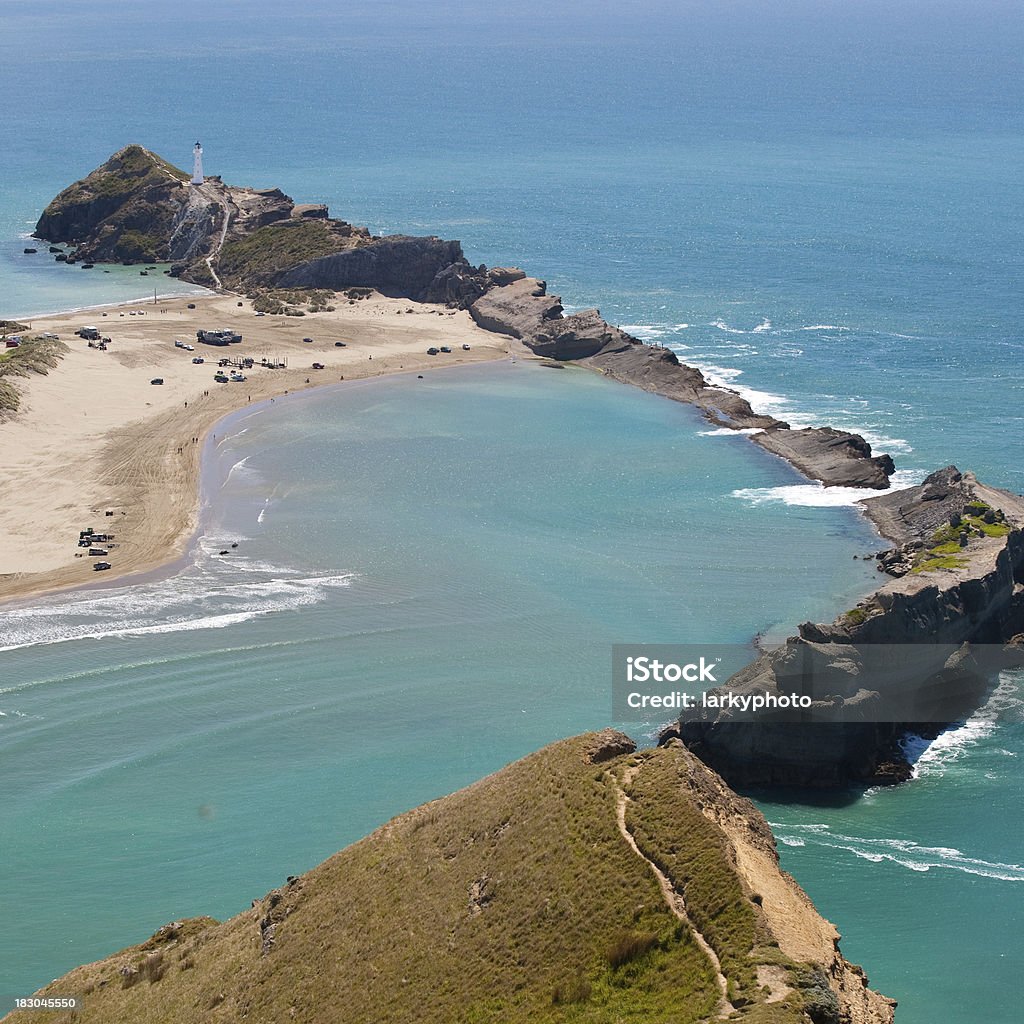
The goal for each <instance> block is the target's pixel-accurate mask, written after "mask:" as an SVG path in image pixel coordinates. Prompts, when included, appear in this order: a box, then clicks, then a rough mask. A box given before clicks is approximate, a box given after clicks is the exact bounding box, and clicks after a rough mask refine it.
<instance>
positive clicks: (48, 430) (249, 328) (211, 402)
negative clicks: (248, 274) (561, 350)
mask: <svg viewBox="0 0 1024 1024" xmlns="http://www.w3.org/2000/svg"><path fill="white" fill-rule="evenodd" d="M190 302H191V303H194V304H195V307H196V308H195V309H188V308H187V306H188V304H189V303H190ZM131 311H135V313H134V315H133V314H132V312H131ZM138 311H142V312H143V313H144V315H138ZM104 314H106V315H104ZM87 324H88V325H95V326H96V327H97V328H98V329H99V330H100V332H101V333H102V334H103V335H104V336H109V337H110V338H111V339H112V342H111V345H110V347H109V348H108V350H107V351H105V352H104V351H100V350H98V349H95V348H89V347H88V346H87V344H86V342H85V341H83V340H81V339H80V338H78V337H76V336H75V335H74V332H75V330H77V329H78V328H79V327H82V326H83V325H87ZM31 328H32V329H31V333H33V334H36V333H41V332H43V331H50V332H53V333H54V334H57V335H58V336H59V337H60V339H61V340H62V341H64V342H66V343H67V344H68V345H69V346H70V348H71V351H70V352H69V353H68V354H67V355H65V357H64V358H63V360H62V361H61V363H60V364H59V366H57V367H56V368H55V369H54V370H51V371H50V373H49V374H48V375H46V376H34V375H33V376H31V377H29V378H19V379H18V381H17V385H18V387H19V389H20V390H21V393H22V403H21V408H20V410H19V411H18V413H17V415H16V416H15V417H13V418H11V419H8V420H6V421H3V422H0V444H2V450H3V458H2V460H0V461H2V465H0V495H2V496H3V501H2V503H0V533H2V536H3V538H4V544H3V546H2V548H0V600H6V599H10V598H15V597H27V596H32V595H36V594H40V593H45V592H48V591H52V590H58V589H64V588H67V587H75V586H81V585H83V584H90V583H96V582H99V581H102V582H104V583H106V582H107V581H109V580H110V579H112V578H116V577H121V576H124V575H126V574H129V573H138V572H142V571H147V570H151V569H154V568H156V567H158V566H160V565H162V564H165V563H167V562H169V561H172V560H173V559H175V558H176V557H178V556H180V555H181V554H183V553H184V552H185V550H186V549H187V547H188V543H189V539H190V537H191V535H192V534H193V532H194V530H195V528H196V524H197V514H198V509H199V494H198V476H199V455H200V451H201V449H202V442H203V440H204V438H205V437H206V435H207V434H208V433H209V432H210V431H211V430H213V429H215V425H216V423H217V421H218V420H220V419H221V418H222V417H223V416H225V415H226V414H227V413H229V412H232V411H233V410H235V409H239V408H242V407H244V406H246V405H247V404H251V403H255V402H259V401H261V400H264V399H268V398H271V397H274V396H277V395H281V394H283V393H284V392H286V391H287V392H292V393H294V392H296V391H301V390H303V389H305V388H310V387H315V386H317V385H325V384H336V383H338V381H339V380H340V379H341V378H342V377H344V379H345V380H353V379H358V378H365V377H372V376H380V375H382V374H386V373H396V372H410V371H422V370H426V369H427V368H431V369H432V368H435V367H439V366H453V365H458V364H465V363H475V362H481V361H486V360H493V359H499V358H504V357H505V356H506V355H507V354H508V352H509V346H510V344H515V343H514V342H512V339H510V338H505V337H503V336H501V335H497V334H492V333H490V332H487V331H484V330H482V329H480V328H479V327H477V326H476V324H474V323H473V321H472V320H471V319H470V317H469V315H468V314H467V313H466V312H464V311H453V310H448V309H445V308H444V307H443V306H434V305H425V304H421V303H414V302H410V301H409V300H407V299H389V298H384V297H382V296H379V295H373V296H371V297H369V298H366V299H361V300H359V301H357V302H355V303H354V304H349V302H348V300H347V299H345V298H343V297H339V299H338V302H337V309H336V311H335V312H324V313H313V314H309V313H307V315H306V316H304V317H286V316H271V315H267V316H263V317H257V316H256V315H255V314H254V311H253V308H252V304H251V303H250V302H249V301H248V300H246V299H242V298H241V297H239V296H236V295H216V296H209V297H205V296H204V297H198V298H197V297H195V296H183V297H181V298H173V299H160V300H158V301H157V303H155V304H154V303H153V302H152V300H148V301H147V302H146V303H144V304H142V303H134V304H130V305H126V306H108V307H101V308H99V309H94V310H92V309H91V310H88V311H79V312H73V313H62V314H57V315H53V316H47V317H37V318H33V319H32V320H31ZM220 328H232V329H234V330H236V331H238V333H240V334H241V335H242V336H243V341H242V343H241V344H236V345H230V346H228V347H226V348H220V347H215V346H210V345H200V344H198V343H197V342H196V331H197V330H199V329H220ZM305 337H311V338H313V339H314V341H313V343H312V344H309V343H306V342H304V341H303V340H302V339H303V338H305ZM176 339H180V340H182V341H184V342H186V343H188V344H191V345H194V346H195V351H194V352H189V351H187V350H184V349H180V348H175V346H174V341H175V340H176ZM336 341H344V342H346V347H345V348H337V347H335V344H334V343H335V342H336ZM463 344H468V345H469V346H470V350H469V351H463V349H462V346H463ZM442 345H447V346H450V347H451V349H452V350H453V351H452V353H451V354H447V353H441V354H440V355H437V356H430V355H427V349H428V348H429V347H430V346H435V347H438V348H440V347H441V346H442ZM517 348H518V346H517ZM195 356H202V357H203V358H204V359H205V363H203V364H202V365H196V364H193V363H192V358H193V357H195ZM222 357H229V358H231V359H239V358H242V357H252V358H254V360H255V366H254V367H253V368H252V369H251V370H245V371H243V372H244V373H245V375H246V377H247V380H246V381H245V382H244V383H228V384H217V383H215V382H214V380H213V375H214V373H215V372H216V370H217V360H218V359H220V358H222ZM264 357H266V358H267V359H268V360H271V361H280V360H287V361H288V367H287V369H267V368H264V367H261V366H260V365H259V363H260V360H261V359H262V358H264ZM314 362H319V363H323V364H324V369H322V370H314V369H312V364H313V363H314ZM154 377H162V378H163V379H164V384H163V385H162V386H159V385H152V384H150V380H151V379H152V378H154ZM307 380H308V383H307ZM193 438H198V439H199V440H198V441H197V442H196V441H193ZM108 511H110V512H112V513H113V515H111V516H108V515H107V514H106V513H107V512H108ZM90 527H91V528H93V529H94V530H96V532H98V533H112V534H113V535H114V545H116V546H114V547H111V548H110V554H109V556H108V558H107V559H106V560H107V561H109V562H110V563H111V566H112V568H111V569H110V570H108V571H106V572H95V571H94V570H93V568H92V563H93V562H95V561H97V559H96V558H90V557H89V556H88V555H87V554H86V553H85V549H83V548H79V547H78V546H77V544H78V535H79V531H80V530H83V529H86V528H90Z"/></svg>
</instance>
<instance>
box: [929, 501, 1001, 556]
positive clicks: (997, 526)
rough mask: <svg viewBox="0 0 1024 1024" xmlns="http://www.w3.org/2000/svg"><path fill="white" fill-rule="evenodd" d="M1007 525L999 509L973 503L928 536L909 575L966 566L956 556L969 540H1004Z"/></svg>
mask: <svg viewBox="0 0 1024 1024" xmlns="http://www.w3.org/2000/svg"><path fill="white" fill-rule="evenodd" d="M1009 532H1010V525H1009V523H1007V522H1006V516H1005V515H1004V514H1003V512H1002V510H1001V509H996V508H993V507H992V506H991V505H989V504H987V503H986V502H984V501H980V500H978V499H975V500H974V501H971V502H968V503H967V505H965V506H964V510H963V512H962V513H957V514H954V515H953V516H952V517H951V519H950V521H949V522H948V523H947V524H946V525H945V526H941V527H939V529H937V530H936V531H935V532H934V533H933V534H932V536H931V546H930V547H928V548H927V549H925V550H923V551H921V552H919V553H918V555H917V556H916V558H915V561H914V567H913V568H912V569H911V570H910V571H911V572H913V573H921V572H930V571H932V570H934V569H959V568H961V567H962V566H964V565H966V564H967V559H966V558H964V557H962V556H960V552H961V551H963V550H964V548H965V547H966V545H967V543H968V542H969V541H970V539H971V538H972V537H1005V536H1006V535H1007V534H1008V533H1009Z"/></svg>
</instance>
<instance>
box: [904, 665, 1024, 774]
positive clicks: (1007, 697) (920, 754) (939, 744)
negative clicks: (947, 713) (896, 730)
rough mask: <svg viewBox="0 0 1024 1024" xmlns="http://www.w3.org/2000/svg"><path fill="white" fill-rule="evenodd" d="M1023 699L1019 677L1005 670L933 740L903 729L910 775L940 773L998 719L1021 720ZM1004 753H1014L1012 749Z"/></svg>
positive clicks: (988, 733)
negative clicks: (972, 708) (969, 711)
mask: <svg viewBox="0 0 1024 1024" xmlns="http://www.w3.org/2000/svg"><path fill="white" fill-rule="evenodd" d="M1022 711H1024V700H1021V677H1020V675H1019V674H1018V673H1013V672H1006V673H1003V674H1002V675H1001V676H1000V679H999V684H998V685H997V686H996V688H995V689H994V690H993V691H992V695H991V696H990V697H989V699H988V700H987V701H986V702H985V704H984V705H983V706H982V707H981V708H979V709H978V710H977V711H976V712H975V713H974V714H973V715H971V716H970V718H968V719H967V721H965V722H962V723H959V724H957V725H955V726H953V727H952V728H949V729H946V730H944V731H943V732H941V733H939V735H938V736H936V737H935V739H933V740H928V739H925V738H924V737H922V736H918V735H917V734H915V733H907V735H906V736H904V737H903V739H902V740H901V741H900V747H901V748H902V750H903V754H904V756H905V757H906V758H907V760H908V761H909V762H910V763H911V764H912V765H913V768H914V778H918V779H921V778H927V777H928V776H938V777H941V776H942V775H944V774H945V772H946V771H947V769H949V768H950V767H951V766H952V765H953V764H955V763H956V762H957V761H960V760H961V759H962V758H963V757H964V756H965V755H966V754H968V753H969V752H970V750H971V749H972V748H973V747H976V746H977V745H978V744H979V743H981V742H982V741H983V740H985V739H987V738H988V737H989V736H991V735H992V734H993V733H994V732H995V731H996V729H997V727H998V726H999V724H1000V722H1003V721H1006V720H1016V721H1020V720H1021V717H1022V716H1021V713H1022ZM1003 753H1004V754H1009V755H1010V756H1015V755H1014V754H1013V752H1012V751H1006V750H1003Z"/></svg>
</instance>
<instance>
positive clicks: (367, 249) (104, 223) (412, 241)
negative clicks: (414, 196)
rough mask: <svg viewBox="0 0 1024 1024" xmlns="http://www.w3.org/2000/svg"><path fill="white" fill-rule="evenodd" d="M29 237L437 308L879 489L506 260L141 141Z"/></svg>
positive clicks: (190, 273)
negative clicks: (345, 213)
mask: <svg viewBox="0 0 1024 1024" xmlns="http://www.w3.org/2000/svg"><path fill="white" fill-rule="evenodd" d="M35 235H36V237H37V238H40V239H42V240H44V241H49V242H60V243H63V244H67V245H70V246H73V247H74V248H73V252H72V255H71V257H70V258H71V259H72V260H76V261H77V260H81V261H87V262H92V263H99V262H104V261H106V262H129V263H130V262H139V261H142V260H151V261H155V260H162V261H169V262H171V263H172V264H173V267H172V271H171V272H172V273H173V274H175V275H176V276H178V277H180V278H182V279H183V280H187V281H192V282H194V283H196V284H201V285H205V286H209V287H216V288H227V289H231V290H234V291H238V292H242V293H244V294H247V295H249V296H250V297H252V298H254V300H256V301H257V302H262V303H264V306H263V307H260V306H258V307H257V308H267V309H270V308H276V307H279V306H280V301H279V299H278V298H277V297H276V295H280V294H281V293H284V294H285V295H289V294H293V293H294V292H295V291H296V290H298V291H300V292H301V291H303V290H306V291H309V290H323V291H327V292H346V291H350V290H352V289H374V290H376V291H378V292H380V293H382V294H384V295H387V296H392V297H401V298H408V299H412V300H414V301H418V302H434V303H444V304H447V305H448V306H450V307H451V308H456V309H464V310H467V311H468V312H469V315H470V316H471V317H472V318H473V320H474V321H475V322H476V323H477V324H478V325H479V326H480V327H482V328H483V329H484V330H487V331H491V332H496V333H498V334H502V335H507V336H509V337H511V338H515V339H518V340H519V341H520V342H522V344H523V345H525V346H526V347H527V348H528V349H529V350H531V351H532V352H534V353H536V354H538V355H541V356H545V357H547V358H550V359H554V360H560V361H575V362H579V363H581V364H583V365H587V366H590V367H592V368H593V369H595V370H598V371H600V372H602V373H604V374H606V375H608V376H609V377H612V378H614V379H616V380H620V381H623V382H626V383H629V384H634V385H636V386H639V387H643V388H645V389H646V390H648V391H653V392H656V393H658V394H662V395H665V396H666V397H668V398H672V399H674V400H676V401H680V402H687V403H689V404H692V405H696V406H697V407H698V408H700V409H702V410H703V411H704V413H705V415H706V416H707V417H708V419H710V420H711V421H712V422H714V423H716V424H718V425H719V426H723V427H728V428H731V429H735V430H751V429H756V430H758V431H759V433H756V434H752V435H751V437H752V439H753V440H754V441H755V443H757V444H759V445H761V446H762V447H763V448H765V449H766V450H768V451H770V452H773V453H774V454H776V455H778V456H780V457H781V458H783V459H785V460H786V461H788V462H789V463H790V464H791V465H793V466H794V467H796V468H797V469H798V470H799V471H800V472H801V473H803V474H804V475H805V476H807V477H809V478H810V479H812V480H818V481H820V482H822V483H823V484H825V486H848V487H867V488H874V489H880V490H881V489H885V488H887V487H888V486H889V477H890V476H891V475H892V473H893V471H894V466H893V462H892V459H891V458H890V457H889V456H888V455H880V456H875V455H873V454H872V451H871V446H870V445H869V444H868V442H867V441H865V440H864V438H862V437H860V436H859V435H857V434H851V433H848V432H846V431H840V430H835V429H833V428H831V427H820V428H809V429H803V430H792V429H790V427H789V424H787V423H784V422H783V421H781V420H778V419H775V418H774V417H771V416H760V415H758V414H756V413H755V412H754V411H753V409H752V408H751V407H750V404H749V402H747V401H746V399H744V398H743V397H742V396H741V395H739V394H738V393H737V392H735V391H733V390H731V389H729V388H724V387H716V386H713V385H710V384H708V382H707V381H706V380H705V378H704V376H703V374H702V373H701V372H700V370H699V369H697V368H696V367H692V366H686V365H685V364H682V363H680V362H679V360H678V359H677V358H676V356H675V354H674V353H673V352H671V351H669V350H668V349H663V348H659V347H656V346H651V345H647V344H644V343H643V342H641V341H639V340H638V339H636V338H634V337H631V336H630V335H629V334H627V333H626V332H624V331H622V330H621V329H619V328H618V327H614V326H612V325H611V324H608V323H607V322H606V321H605V320H603V319H602V317H601V315H600V312H599V311H598V310H596V309H590V310H584V311H582V312H578V313H574V314H571V315H569V316H566V315H565V314H564V311H563V308H562V303H561V300H560V299H559V297H558V296H556V295H549V294H548V291H547V285H546V283H545V282H544V281H541V280H538V279H536V278H530V277H528V276H527V275H526V273H525V272H524V271H522V270H519V269H515V268H511V269H510V268H502V267H498V268H490V269H489V268H487V267H485V266H482V265H481V266H473V265H471V264H470V263H469V261H468V260H467V259H466V257H465V255H464V254H463V251H462V246H461V245H460V243H459V242H457V241H447V240H444V239H441V238H437V237H433V236H429V237H412V236H406V235H392V236H387V237H380V236H376V235H373V234H371V233H370V231H369V230H368V229H367V228H365V227H356V226H353V225H352V224H349V223H347V222H346V221H342V220H336V219H334V218H331V217H330V216H329V215H328V210H327V208H326V207H324V206H320V205H299V204H296V203H295V202H294V201H293V200H292V199H291V198H290V197H288V196H287V195H285V194H284V193H283V192H282V191H281V190H280V189H277V188H269V189H266V188H264V189H253V188H243V187H239V186H234V185H225V184H224V183H223V182H222V181H221V180H220V179H219V178H206V179H205V181H204V182H203V184H201V185H193V184H192V183H191V182H190V181H189V178H188V175H187V174H185V172H184V171H181V170H179V169H178V168H176V167H174V166H173V165H172V164H170V163H169V162H168V161H166V160H164V159H163V158H161V157H159V156H157V155H156V154H155V153H151V152H150V151H149V150H147V149H144V148H143V147H142V146H139V145H131V146H127V147H125V148H124V149H122V150H120V151H119V152H117V153H115V154H114V155H113V156H111V157H110V159H108V160H107V161H106V162H105V163H104V164H102V165H101V166H100V167H98V168H96V170H94V171H92V172H91V173H90V174H89V175H87V176H86V177H85V178H83V179H82V180H80V181H77V182H75V183H74V184H73V185H70V186H69V187H68V188H66V189H65V190H64V191H63V192H61V193H60V195H58V196H57V197H56V198H55V199H54V200H53V201H52V202H51V203H50V204H49V205H48V206H47V207H46V209H45V210H44V211H43V213H42V216H41V217H40V218H39V221H38V223H37V225H36V229H35ZM58 255H59V256H62V257H64V258H65V259H66V258H68V257H67V256H66V254H64V253H59V254H58ZM275 293H276V295H275Z"/></svg>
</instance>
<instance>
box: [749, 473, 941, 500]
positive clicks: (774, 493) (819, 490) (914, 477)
mask: <svg viewBox="0 0 1024 1024" xmlns="http://www.w3.org/2000/svg"><path fill="white" fill-rule="evenodd" d="M922 477H923V474H922V473H920V472H918V471H916V470H910V469H903V470H897V471H896V472H895V473H894V474H893V475H892V477H891V478H890V483H891V486H890V488H889V489H888V490H887V491H876V490H875V489H874V488H871V487H826V486H825V485H824V484H821V483H817V482H813V483H806V484H788V485H786V486H783V487H741V488H739V489H737V490H735V491H733V492H732V496H733V497H734V498H739V499H740V500H742V501H746V502H749V503H750V504H751V505H753V506H754V507H757V506H759V505H774V504H783V505H794V506H798V507H802V508H835V507H839V506H842V505H856V504H857V502H858V501H861V500H863V499H864V498H877V497H878V496H879V495H880V494H891V493H892V492H893V491H902V490H905V489H906V488H908V487H913V486H914V485H915V484H919V483H920V482H921V479H922Z"/></svg>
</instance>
